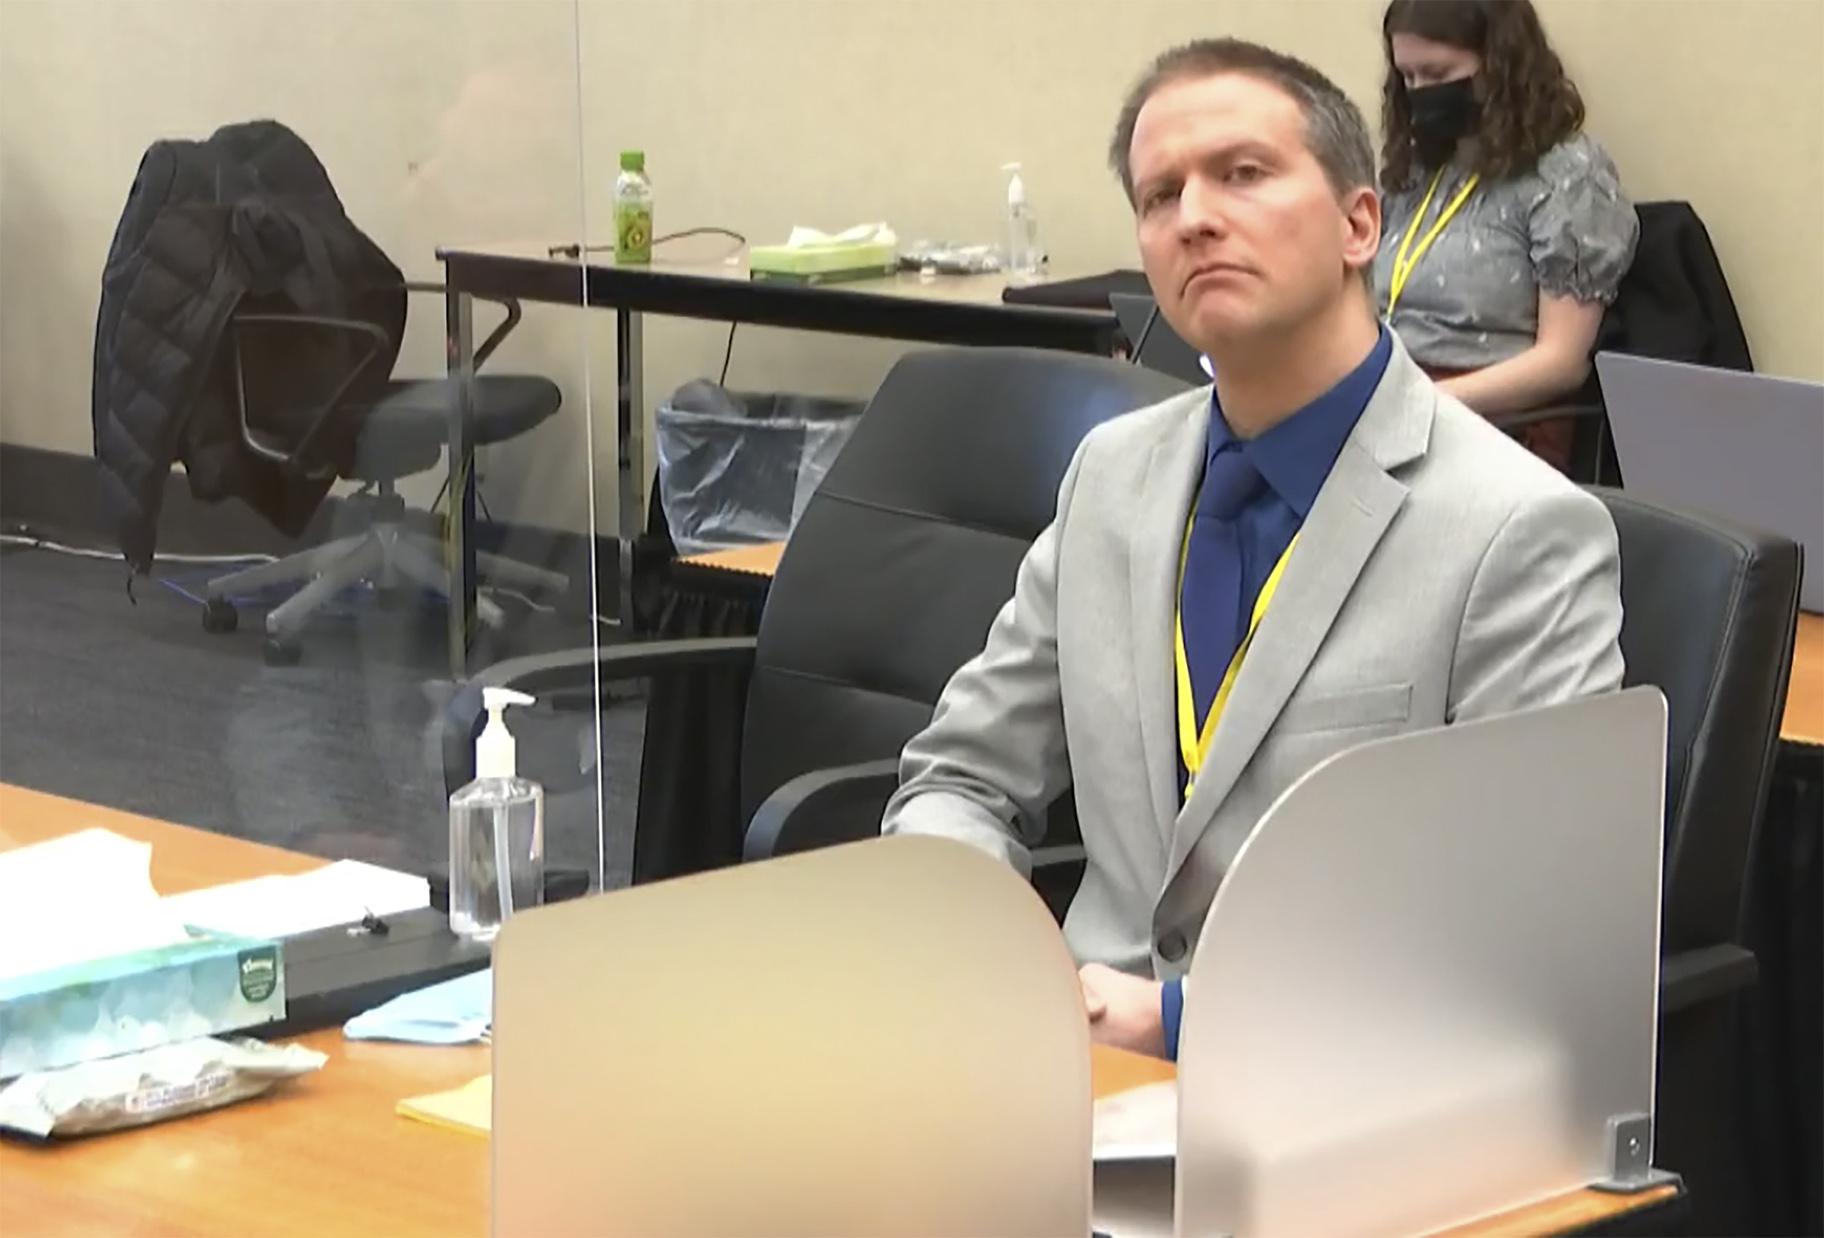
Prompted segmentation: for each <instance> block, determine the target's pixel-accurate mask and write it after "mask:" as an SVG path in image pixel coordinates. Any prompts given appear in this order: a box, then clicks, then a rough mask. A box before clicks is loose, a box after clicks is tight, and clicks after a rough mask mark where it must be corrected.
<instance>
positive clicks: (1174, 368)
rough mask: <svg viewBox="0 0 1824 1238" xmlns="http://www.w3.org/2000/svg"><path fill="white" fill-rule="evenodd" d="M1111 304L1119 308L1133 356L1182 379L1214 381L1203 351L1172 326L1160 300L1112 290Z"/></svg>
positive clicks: (1117, 314) (1117, 313)
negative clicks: (1190, 343) (1160, 307)
mask: <svg viewBox="0 0 1824 1238" xmlns="http://www.w3.org/2000/svg"><path fill="white" fill-rule="evenodd" d="M1108 306H1109V308H1110V309H1112V310H1114V311H1115V321H1116V322H1118V323H1120V324H1121V333H1122V334H1123V335H1125V336H1127V338H1128V340H1129V341H1130V342H1131V343H1132V344H1133V347H1134V355H1133V360H1134V362H1135V363H1136V364H1138V365H1144V366H1146V367H1147V368H1148V369H1152V370H1158V371H1159V372H1160V373H1161V374H1170V375H1171V376H1172V377H1173V378H1177V379H1182V380H1183V381H1184V382H1187V383H1190V384H1191V385H1192V386H1193V387H1201V386H1203V385H1204V384H1205V383H1207V382H1209V381H1210V371H1208V370H1207V369H1205V368H1204V366H1203V354H1202V353H1200V352H1198V351H1197V350H1196V349H1195V348H1192V347H1191V346H1190V345H1189V344H1187V343H1185V341H1184V337H1183V336H1181V335H1179V334H1178V333H1177V332H1176V331H1174V330H1172V324H1171V323H1169V322H1167V321H1166V320H1165V315H1163V314H1161V313H1159V312H1158V310H1159V306H1158V303H1157V302H1155V301H1154V300H1153V298H1151V297H1150V296H1140V295H1136V294H1134V293H1128V292H1111V293H1109V294H1108Z"/></svg>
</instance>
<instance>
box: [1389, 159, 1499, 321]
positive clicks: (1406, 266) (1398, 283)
mask: <svg viewBox="0 0 1824 1238" xmlns="http://www.w3.org/2000/svg"><path fill="white" fill-rule="evenodd" d="M1443 179H1444V169H1443V168H1439V169H1438V172H1437V175H1436V176H1433V177H1432V178H1431V188H1430V189H1427V190H1426V191H1425V200H1424V201H1423V202H1421V203H1419V213H1418V214H1417V215H1415V216H1413V218H1412V225H1411V226H1410V227H1408V228H1407V229H1406V238H1405V239H1404V240H1403V241H1401V242H1400V252H1399V253H1397V254H1395V255H1394V256H1393V287H1392V288H1391V289H1390V290H1389V291H1388V294H1387V317H1389V318H1392V317H1393V307H1394V306H1396V305H1398V304H1399V303H1400V294H1401V293H1402V292H1405V291H1406V281H1407V280H1409V279H1411V278H1412V271H1413V268H1414V267H1416V266H1418V265H1419V259H1420V258H1423V257H1424V256H1425V251H1426V250H1428V249H1430V248H1431V243H1432V242H1433V241H1435V240H1437V239H1438V233H1440V232H1442V231H1444V225H1445V224H1447V223H1449V222H1450V221H1451V217H1452V216H1454V215H1455V214H1456V213H1457V212H1458V211H1459V210H1461V209H1463V204H1464V203H1465V202H1467V201H1469V195H1470V194H1472V193H1474V192H1475V188H1476V182H1477V181H1479V180H1481V179H1482V177H1481V175H1480V174H1477V175H1475V176H1471V177H1470V178H1469V179H1468V180H1466V181H1464V182H1463V188H1461V189H1459V190H1458V191H1457V196H1456V197H1454V198H1452V199H1451V201H1450V205H1449V206H1448V207H1447V208H1445V211H1444V213H1443V214H1442V215H1439V216H1438V222H1437V223H1435V224H1433V225H1431V231H1429V232H1427V233H1426V234H1425V239H1424V240H1422V241H1420V242H1419V247H1418V248H1417V249H1416V250H1413V251H1412V257H1411V258H1408V257H1407V256H1406V251H1407V250H1409V249H1412V238H1413V237H1415V236H1417V235H1418V234H1419V229H1420V228H1422V227H1424V225H1425V212H1426V211H1428V210H1430V209H1431V196H1432V195H1433V194H1435V193H1436V192H1438V182H1439V181H1441V180H1443Z"/></svg>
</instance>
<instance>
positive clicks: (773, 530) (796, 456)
mask: <svg viewBox="0 0 1824 1238" xmlns="http://www.w3.org/2000/svg"><path fill="white" fill-rule="evenodd" d="M862 408H863V405H862V404H861V403H859V402H857V401H853V400H835V399H826V398H823V397H819V396H808V395H794V394H789V393H779V392H744V391H729V390H727V389H726V388H724V387H721V386H719V385H717V384H715V383H712V382H709V381H708V380H706V379H697V380H695V381H692V382H689V383H686V384H685V385H684V386H682V387H680V388H678V389H677V390H676V391H674V392H673V393H672V394H671V396H670V397H669V398H668V399H666V400H665V401H664V402H663V403H661V404H660V405H659V409H658V413H657V415H656V417H655V422H656V426H655V428H656V431H657V433H656V436H655V437H656V438H657V440H658V455H659V501H660V505H661V506H662V507H663V509H664V512H665V523H666V525H667V526H668V527H669V529H670V532H671V540H672V543H673V544H674V545H675V546H676V547H677V551H678V553H679V554H680V555H691V554H701V553H703V552H704V551H707V550H719V549H722V548H723V547H727V546H745V545H751V544H754V543H756V542H782V541H784V540H785V539H786V538H787V537H789V536H790V535H791V532H792V526H793V525H795V524H796V523H797V522H798V517H799V516H800V515H801V514H802V513H803V512H804V506H805V504H806V503H808V502H809V501H810V498H811V495H812V494H813V493H814V492H815V491H816V489H817V487H818V485H819V484H821V483H822V481H823V478H824V475H825V474H826V473H828V472H829V471H830V465H831V464H833V463H835V460H836V457H837V455H838V454H839V453H840V452H841V451H842V446H843V444H844V443H846V442H847V441H848V438H849V434H850V433H851V432H852V431H853V430H854V428H855V422H856V419H858V418H859V417H860V416H861V411H862Z"/></svg>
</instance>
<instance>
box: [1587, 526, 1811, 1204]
mask: <svg viewBox="0 0 1824 1238" xmlns="http://www.w3.org/2000/svg"><path fill="white" fill-rule="evenodd" d="M1595 493H1597V494H1598V495H1599V496H1600V497H1601V499H1602V501H1603V502H1604V503H1605V504H1607V506H1608V508H1609V513H1610V515H1611V516H1613V518H1614V520H1615V528H1616V532H1617V534H1618V535H1619V537H1620V541H1621V594H1622V607H1623V619H1622V630H1621V647H1622V654H1623V656H1624V657H1625V658H1626V660H1627V673H1626V682H1627V683H1628V684H1629V685H1630V686H1632V685H1634V684H1652V685H1654V686H1655V687H1657V688H1659V689H1660V691H1662V692H1664V693H1665V695H1666V703H1667V708H1668V712H1669V717H1668V727H1667V738H1668V752H1667V771H1666V835H1665V837H1666V866H1665V888H1664V898H1663V911H1662V938H1661V949H1662V955H1663V958H1662V971H1661V980H1660V1005H1659V1015H1660V1036H1659V1076H1658V1096H1657V1120H1656V1123H1655V1143H1656V1151H1655V1156H1654V1164H1656V1165H1658V1166H1660V1167H1662V1168H1666V1169H1670V1170H1674V1171H1676V1172H1677V1173H1680V1174H1682V1175H1683V1176H1684V1178H1685V1181H1686V1183H1687V1185H1688V1186H1689V1187H1690V1190H1691V1200H1692V1208H1693V1229H1692V1232H1694V1233H1699V1234H1729V1233H1747V1232H1750V1230H1749V1229H1748V1228H1747V1226H1748V1221H1747V1217H1748V1215H1749V1214H1748V1212H1747V1210H1746V1209H1747V1202H1748V1201H1747V1199H1746V1197H1745V1194H1744V1191H1745V1178H1744V1175H1745V1174H1746V1172H1747V1166H1746V1165H1745V1164H1744V1163H1743V1161H1742V1157H1741V1149H1742V1136H1743V1132H1742V1126H1743V1123H1744V1120H1745V1115H1744V1113H1743V1110H1742V1097H1743V1093H1744V1090H1745V1087H1746V1080H1744V1079H1743V1078H1741V1077H1740V1074H1741V1072H1740V1071H1739V1069H1738V1058H1737V1054H1736V1040H1735V1037H1736V1027H1737V1020H1738V1019H1739V1018H1740V1017H1741V1014H1742V1009H1741V1007H1742V999H1743V997H1744V996H1745V994H1746V992H1747V990H1748V989H1749V988H1750V986H1752V985H1753V984H1754V983H1755V977H1756V967H1755V959H1754V956H1753V955H1752V954H1751V953H1750V952H1749V951H1748V950H1747V949H1746V948H1745V946H1744V944H1743V943H1744V939H1745V924H1746V906H1745V899H1744V894H1743V889H1744V874H1745V872H1746V869H1747V863H1748V856H1749V854H1750V849H1751V846H1752V843H1753V835H1754V833H1755V831H1756V829H1757V827H1758V823H1759V822H1760V820H1761V815H1762V810H1763V808H1764V806H1765V804H1766V802H1767V792H1768V785H1769V782H1770V780H1771V775H1772V770H1773V761H1774V755H1775V752H1776V750H1777V748H1778V744H1779V729H1780V718H1781V715H1782V714H1783V713H1784V711H1785V706H1786V683H1787V678H1788V676H1789V674H1790V672H1791V669H1792V648H1793V639H1794V632H1795V630H1796V627H1797V622H1798V599H1799V573H1800V559H1801V552H1800V549H1799V547H1798V545H1797V544H1795V543H1794V542H1792V541H1790V540H1789V539H1786V538H1783V537H1778V536H1776V535H1773V534H1769V533H1761V532H1758V531H1755V530H1751V529H1746V528H1742V527H1739V526H1735V525H1731V524H1729V523H1728V522H1726V521H1723V520H1720V519H1718V518H1715V517H1712V516H1708V515H1700V514H1697V513H1694V512H1687V511H1680V510H1677V509H1674V508H1670V507H1666V506H1663V505H1659V504H1654V503H1647V502H1644V501H1642V500H1640V499H1637V498H1634V497H1633V496H1631V495H1628V494H1624V493H1622V492H1621V491H1617V490H1597V491H1596V492H1595Z"/></svg>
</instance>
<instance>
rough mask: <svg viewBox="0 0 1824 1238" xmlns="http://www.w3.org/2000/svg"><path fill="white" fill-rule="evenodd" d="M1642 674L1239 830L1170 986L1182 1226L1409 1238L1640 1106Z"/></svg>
mask: <svg viewBox="0 0 1824 1238" xmlns="http://www.w3.org/2000/svg"><path fill="white" fill-rule="evenodd" d="M1665 744H1666V723H1665V702H1664V698H1663V697H1661V695H1660V694H1659V692H1658V691H1657V690H1656V689H1652V688H1636V689H1632V690H1630V691H1627V692H1622V693H1618V694H1614V695H1608V696H1602V697H1596V698H1591V699H1587V700H1583V701H1578V702H1573V703H1570V704H1566V705H1561V706H1555V707H1552V708H1547V709H1541V710H1537V711H1533V712H1528V713H1522V714H1516V715H1512V716H1508V717H1503V718H1497V719H1492V720H1489V721H1485V722H1477V723H1472V724H1466V725H1459V726H1454V727H1449V728H1445V729H1441V730H1436V731H1429V732H1424V733H1420V734H1414V735H1407V736H1401V737H1397V738H1393V739H1388V740H1384V741H1380V742H1374V743H1368V744H1364V745H1362V746H1361V747H1359V748H1354V749H1351V750H1349V751H1347V752H1344V753H1342V754H1340V755H1338V756H1336V757H1334V758H1332V759H1331V760H1329V761H1327V762H1325V763H1324V764H1322V765H1320V766H1318V767H1317V768H1316V769H1314V770H1312V771H1311V772H1310V773H1309V774H1307V775H1306V776H1305V777H1304V778H1302V779H1301V780H1300V781H1299V782H1298V783H1296V784H1295V785H1294V786H1293V787H1292V788H1291V789H1290V790H1288V791H1287V792H1286V794H1285V795H1284V796H1283V797H1281V798H1280V799H1279V800H1278V802H1276V803H1275V804H1274V806H1273V807H1272V808H1271V809H1270V810H1269V811H1268V812H1267V814H1266V815H1265V816H1264V817H1263V818H1262V819H1261V822H1260V824H1259V826H1258V827H1257V828H1256V829H1255V831H1254V833H1253V835H1252V836H1251V837H1250V838H1249V840H1248V842H1247V843H1246V845H1245V846H1244V847H1243V848H1242V851H1241V853H1240V855H1239V856H1238V857H1237V858H1236V861H1235V864H1234V866H1233V868H1232V869H1231V871H1230V872H1229V874H1228V876H1227V878H1226V879H1225V880H1224V882H1223V884H1222V886H1221V888H1220V890H1219V891H1218V893H1217V896H1216V900H1215V902H1214V904H1213V905H1212V907H1211V909H1210V914H1209V916H1208V918H1207V920H1206V922H1205V924H1204V929H1203V934H1202V937H1201V939H1200V943H1199V947H1198V952H1197V955H1196V962H1195V964H1194V966H1193V968H1192V970H1191V975H1190V978H1189V981H1188V983H1187V986H1186V998H1185V1010H1184V1024H1183V1035H1182V1039H1181V1044H1180V1054H1179V1116H1178V1123H1179V1126H1178V1156H1177V1171H1176V1229H1177V1232H1178V1233H1179V1234H1202V1235H1207V1234H1230V1235H1248V1234H1391V1233H1424V1232H1430V1231H1433V1230H1437V1229H1440V1228H1443V1227H1446V1226H1450V1225H1454V1224H1458V1223H1461V1222H1464V1221H1468V1220H1472V1219H1475V1218H1477V1217H1481V1216H1486V1215H1489V1214H1492V1213H1497V1212H1501V1211H1505V1210H1508V1209H1511V1208H1515V1207H1519V1206H1522V1205H1525V1204H1527V1203H1530V1202H1532V1201H1535V1200H1538V1199H1541V1198H1545V1197H1548V1196H1551V1195H1555V1194H1559V1193H1562V1192H1564V1191H1568V1190H1574V1189H1577V1188H1579V1187H1583V1186H1586V1185H1589V1184H1591V1183H1593V1182H1596V1181H1598V1180H1600V1179H1603V1178H1605V1177H1607V1176H1608V1175H1609V1174H1610V1171H1611V1165H1612V1158H1611V1152H1612V1145H1613V1136H1612V1133H1611V1122H1612V1121H1613V1120H1617V1119H1626V1118H1629V1117H1631V1116H1635V1115H1649V1116H1650V1114H1651V1112H1652V1106H1653V1070H1654V1051H1655V1050H1654V1029H1655V1024H1656V1013H1657V995H1658V979H1659V900H1660V874H1661V856H1662V848H1661V835H1662V829H1663V820H1664V811H1663V804H1664V795H1665V790H1664V788H1665Z"/></svg>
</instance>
